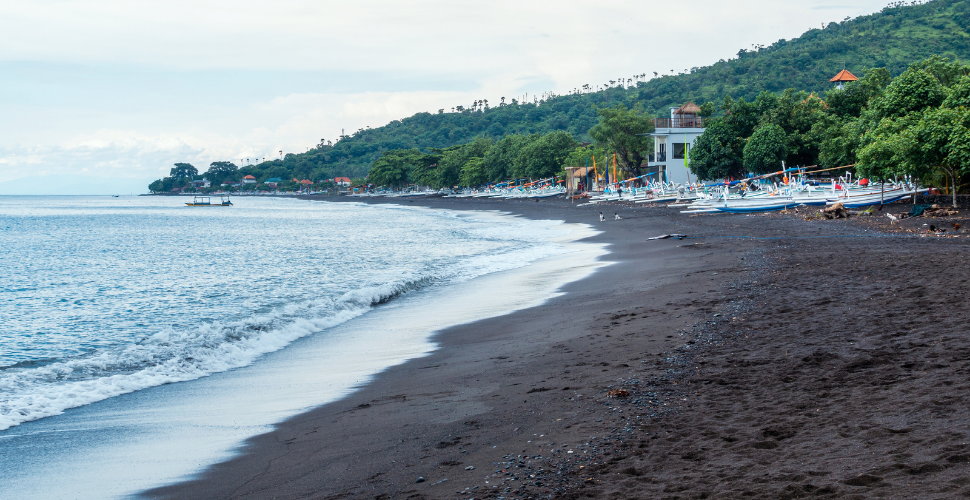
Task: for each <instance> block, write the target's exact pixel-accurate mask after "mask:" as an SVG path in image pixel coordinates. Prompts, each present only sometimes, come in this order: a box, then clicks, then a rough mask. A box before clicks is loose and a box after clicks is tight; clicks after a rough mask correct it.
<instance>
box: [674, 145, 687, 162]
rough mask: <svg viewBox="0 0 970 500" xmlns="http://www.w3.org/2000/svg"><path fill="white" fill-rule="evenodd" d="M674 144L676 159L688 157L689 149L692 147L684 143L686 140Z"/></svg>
mask: <svg viewBox="0 0 970 500" xmlns="http://www.w3.org/2000/svg"><path fill="white" fill-rule="evenodd" d="M673 146H674V159H675V160H683V159H685V158H686V157H687V151H688V149H689V147H690V146H688V144H687V143H684V142H675V143H673Z"/></svg>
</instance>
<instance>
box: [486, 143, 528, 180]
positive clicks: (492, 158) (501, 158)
mask: <svg viewBox="0 0 970 500" xmlns="http://www.w3.org/2000/svg"><path fill="white" fill-rule="evenodd" d="M539 137H540V136H539V135H538V134H536V135H518V134H513V135H507V136H505V137H503V138H501V139H499V140H498V142H496V143H495V144H494V145H492V147H490V148H488V151H487V152H486V153H485V156H484V157H482V165H483V167H484V168H485V173H486V175H487V176H488V179H489V180H491V181H504V180H506V179H508V178H510V177H512V164H513V163H515V158H516V157H517V156H518V155H519V151H520V150H521V149H522V147H524V146H525V145H527V144H529V143H530V142H532V141H535V140H538V139H539Z"/></svg>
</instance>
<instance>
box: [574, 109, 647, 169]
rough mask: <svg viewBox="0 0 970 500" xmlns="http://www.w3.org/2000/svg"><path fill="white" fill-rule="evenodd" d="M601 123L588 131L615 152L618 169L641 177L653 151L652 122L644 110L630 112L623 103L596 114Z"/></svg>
mask: <svg viewBox="0 0 970 500" xmlns="http://www.w3.org/2000/svg"><path fill="white" fill-rule="evenodd" d="M596 114H597V115H599V117H600V121H599V123H598V124H596V125H595V126H594V127H593V128H592V129H590V131H589V135H590V137H592V138H593V140H594V141H596V143H597V144H598V145H602V146H603V147H605V148H606V149H607V150H609V151H613V152H615V153H616V156H617V159H618V163H619V167H620V168H621V169H622V170H624V171H626V172H629V173H631V174H633V175H634V176H639V175H640V174H641V171H640V170H641V165H642V164H643V162H644V160H646V158H647V156H648V155H649V154H650V153H652V152H653V138H651V137H650V136H648V135H646V134H649V133H650V132H653V130H654V129H653V120H652V119H651V118H650V115H648V114H647V113H646V112H644V111H643V109H642V108H640V107H636V108H633V109H627V107H626V106H624V105H623V104H618V105H616V106H613V107H610V108H601V109H599V110H598V111H597V113H596Z"/></svg>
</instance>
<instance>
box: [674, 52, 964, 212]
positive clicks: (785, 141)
mask: <svg viewBox="0 0 970 500" xmlns="http://www.w3.org/2000/svg"><path fill="white" fill-rule="evenodd" d="M720 112H721V113H720V115H719V116H716V117H714V118H713V119H710V120H709V121H708V127H707V129H706V130H705V132H704V135H702V136H701V137H699V138H698V139H697V141H696V142H695V144H694V148H693V149H692V150H691V152H690V169H691V170H692V171H693V172H694V174H695V175H697V176H698V178H700V179H720V178H728V177H741V176H744V175H747V174H762V173H769V172H774V171H778V170H780V169H781V168H782V165H783V163H782V162H786V163H785V165H786V166H789V167H791V166H807V165H819V166H821V167H826V168H833V167H840V166H846V165H855V170H856V171H857V172H858V173H859V175H863V176H867V177H872V178H875V179H879V180H887V179H890V178H893V177H896V176H906V175H908V176H912V177H913V178H915V179H917V180H920V181H922V182H923V183H924V184H933V185H937V186H946V190H947V191H949V192H950V193H953V194H954V198H953V202H954V205H955V204H956V197H955V194H956V192H957V191H958V190H959V188H960V187H961V186H962V185H965V184H964V179H963V177H965V176H968V175H970V66H965V65H962V64H960V63H958V62H953V61H950V60H948V59H946V58H943V57H939V56H934V57H931V58H928V59H926V60H924V61H920V62H917V63H915V64H913V65H911V66H910V67H909V68H908V69H906V71H904V72H903V73H902V74H900V75H899V76H897V77H896V78H891V77H890V75H889V72H888V71H887V70H885V69H875V70H871V71H869V72H868V73H867V74H866V75H865V77H863V78H862V79H861V80H859V81H856V82H852V83H849V84H848V85H846V87H845V89H844V90H832V91H829V92H828V93H826V98H825V100H822V99H821V98H819V97H818V96H816V95H814V94H809V93H806V92H804V91H795V90H793V89H789V90H786V91H784V92H782V93H780V94H775V93H772V92H767V91H766V92H762V93H761V94H760V95H759V96H758V97H757V98H756V99H755V100H754V101H752V102H750V103H749V102H746V101H745V100H744V99H739V100H737V101H734V100H731V99H730V98H725V100H724V103H723V104H722V105H721V107H720Z"/></svg>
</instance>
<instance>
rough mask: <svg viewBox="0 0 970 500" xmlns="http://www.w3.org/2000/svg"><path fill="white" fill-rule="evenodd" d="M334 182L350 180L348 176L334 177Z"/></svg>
mask: <svg viewBox="0 0 970 500" xmlns="http://www.w3.org/2000/svg"><path fill="white" fill-rule="evenodd" d="M333 181H334V182H350V177H334V178H333Z"/></svg>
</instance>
